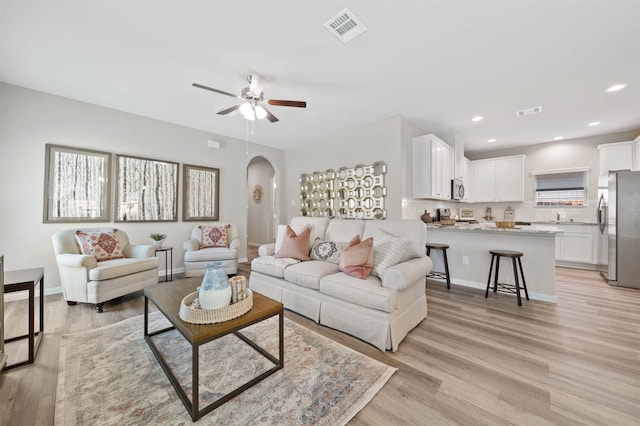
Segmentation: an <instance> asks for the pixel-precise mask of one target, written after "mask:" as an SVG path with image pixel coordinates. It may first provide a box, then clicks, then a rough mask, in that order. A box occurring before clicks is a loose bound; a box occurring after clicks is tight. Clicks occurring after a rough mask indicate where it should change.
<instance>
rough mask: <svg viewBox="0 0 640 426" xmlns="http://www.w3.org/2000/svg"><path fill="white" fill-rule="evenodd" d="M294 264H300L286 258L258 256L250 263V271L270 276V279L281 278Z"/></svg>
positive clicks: (295, 260)
mask: <svg viewBox="0 0 640 426" xmlns="http://www.w3.org/2000/svg"><path fill="white" fill-rule="evenodd" d="M296 263H300V261H299V260H298V259H290V258H287V257H283V258H276V257H274V256H260V257H256V258H255V259H253V261H251V270H252V271H257V272H261V273H263V274H266V275H271V276H272V277H277V278H283V277H284V270H285V269H287V268H288V267H289V266H291V265H295V264H296Z"/></svg>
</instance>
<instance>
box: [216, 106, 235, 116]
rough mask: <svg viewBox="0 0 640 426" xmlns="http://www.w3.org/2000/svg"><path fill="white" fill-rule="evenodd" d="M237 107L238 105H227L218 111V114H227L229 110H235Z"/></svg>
mask: <svg viewBox="0 0 640 426" xmlns="http://www.w3.org/2000/svg"><path fill="white" fill-rule="evenodd" d="M238 108H240V105H234V106H232V107H229V108H227V109H223V110H222V111H218V114H220V115H225V114H229V113H230V112H233V111H235V110H237V109H238Z"/></svg>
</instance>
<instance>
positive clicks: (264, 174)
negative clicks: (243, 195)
mask: <svg viewBox="0 0 640 426" xmlns="http://www.w3.org/2000/svg"><path fill="white" fill-rule="evenodd" d="M276 190H277V185H276V171H275V169H274V168H273V165H272V164H271V163H270V162H269V160H267V159H266V158H264V157H261V156H258V157H254V158H252V159H251V161H249V164H248V165H247V194H248V200H247V257H248V260H249V261H251V259H252V257H253V256H255V253H256V251H257V247H258V246H260V245H261V244H267V243H272V242H273V241H275V230H276V200H277V197H276ZM252 254H253V255H252Z"/></svg>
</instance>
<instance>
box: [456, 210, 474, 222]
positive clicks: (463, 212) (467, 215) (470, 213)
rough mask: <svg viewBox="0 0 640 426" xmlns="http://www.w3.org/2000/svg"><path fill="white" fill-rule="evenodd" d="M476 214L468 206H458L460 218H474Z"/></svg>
mask: <svg viewBox="0 0 640 426" xmlns="http://www.w3.org/2000/svg"><path fill="white" fill-rule="evenodd" d="M475 219H476V214H475V212H474V211H473V209H471V208H468V207H460V220H469V221H471V220H475Z"/></svg>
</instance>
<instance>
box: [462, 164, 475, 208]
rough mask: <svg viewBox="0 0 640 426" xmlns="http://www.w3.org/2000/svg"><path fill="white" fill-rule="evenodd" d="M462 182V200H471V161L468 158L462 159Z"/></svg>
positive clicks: (469, 201) (468, 201)
mask: <svg viewBox="0 0 640 426" xmlns="http://www.w3.org/2000/svg"><path fill="white" fill-rule="evenodd" d="M462 182H463V184H464V197H462V201H465V202H467V203H471V202H473V200H474V198H473V190H472V188H473V163H472V162H471V160H469V159H468V158H466V157H464V158H463V159H462Z"/></svg>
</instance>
